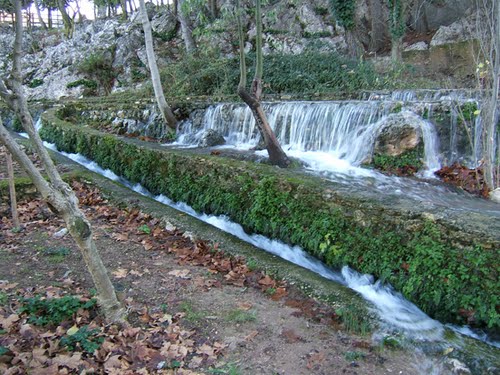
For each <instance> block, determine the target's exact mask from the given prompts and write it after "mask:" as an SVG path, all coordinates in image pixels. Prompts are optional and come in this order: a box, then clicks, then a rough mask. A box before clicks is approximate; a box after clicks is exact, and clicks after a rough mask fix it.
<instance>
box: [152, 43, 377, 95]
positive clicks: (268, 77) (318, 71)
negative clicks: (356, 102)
mask: <svg viewBox="0 0 500 375" xmlns="http://www.w3.org/2000/svg"><path fill="white" fill-rule="evenodd" d="M310 36H311V37H315V38H316V37H322V36H326V34H324V33H320V34H314V35H310ZM247 66H248V67H249V72H248V76H249V77H253V74H254V66H255V55H254V54H252V53H250V54H248V56H247ZM161 78H162V81H163V82H169V84H168V85H166V87H165V90H166V94H167V96H171V97H172V96H190V95H194V96H197V95H201V96H204V95H208V96H217V95H235V93H236V88H237V86H238V82H239V60H238V59H235V58H229V59H228V58H220V57H218V56H217V55H215V54H213V53H207V54H206V55H203V56H202V57H201V58H200V57H193V56H187V57H185V58H184V59H183V60H181V61H179V62H177V63H174V64H171V65H169V66H168V67H167V68H165V69H163V70H162V71H161ZM378 78H379V77H378V75H377V74H376V72H375V71H374V69H373V67H372V66H371V64H369V63H366V62H358V61H353V60H349V59H346V58H344V57H341V56H340V55H338V54H336V53H318V52H316V51H308V52H305V53H303V54H300V55H283V54H273V55H269V56H266V57H265V59H264V82H265V85H266V88H265V93H266V94H282V93H318V92H320V93H326V92H338V91H344V92H355V91H358V90H361V89H368V88H373V87H375V86H377V85H378V84H379V82H380V83H382V81H383V80H382V79H381V78H380V79H379V80H377V79H378Z"/></svg>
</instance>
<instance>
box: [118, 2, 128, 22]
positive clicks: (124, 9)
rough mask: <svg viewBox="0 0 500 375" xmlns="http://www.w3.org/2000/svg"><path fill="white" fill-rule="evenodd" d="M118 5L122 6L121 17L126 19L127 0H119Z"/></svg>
mask: <svg viewBox="0 0 500 375" xmlns="http://www.w3.org/2000/svg"><path fill="white" fill-rule="evenodd" d="M120 5H121V7H122V19H123V20H126V19H127V18H128V13H127V0H120Z"/></svg>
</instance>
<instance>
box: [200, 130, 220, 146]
mask: <svg viewBox="0 0 500 375" xmlns="http://www.w3.org/2000/svg"><path fill="white" fill-rule="evenodd" d="M224 143H226V140H225V139H224V137H223V136H222V135H221V134H220V133H219V132H217V131H216V130H213V129H208V130H207V131H205V132H204V133H203V134H202V135H201V138H200V141H199V143H198V147H213V146H220V145H223V144H224Z"/></svg>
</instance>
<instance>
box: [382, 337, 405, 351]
mask: <svg viewBox="0 0 500 375" xmlns="http://www.w3.org/2000/svg"><path fill="white" fill-rule="evenodd" d="M381 344H382V346H383V347H384V348H391V349H397V348H401V342H400V341H399V339H398V338H397V337H394V336H384V339H383V340H382V343H381Z"/></svg>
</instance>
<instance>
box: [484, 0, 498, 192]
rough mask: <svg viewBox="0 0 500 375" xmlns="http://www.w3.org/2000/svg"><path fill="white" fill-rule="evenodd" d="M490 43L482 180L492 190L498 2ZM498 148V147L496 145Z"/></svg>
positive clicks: (495, 117)
mask: <svg viewBox="0 0 500 375" xmlns="http://www.w3.org/2000/svg"><path fill="white" fill-rule="evenodd" d="M491 10H492V13H493V16H492V23H491V31H490V35H491V41H490V46H491V47H490V49H492V50H491V51H490V61H491V62H492V67H491V75H490V76H491V85H492V86H491V94H490V95H491V96H490V97H489V98H487V103H486V105H487V108H488V111H487V114H486V116H485V120H486V123H485V127H484V133H485V137H484V138H485V145H484V178H485V181H486V184H487V185H488V187H489V188H490V189H491V190H493V189H495V188H496V187H498V186H495V178H494V173H493V172H494V170H495V140H496V129H497V124H498V121H499V119H500V113H499V112H500V109H499V96H498V95H499V86H500V4H499V3H498V1H497V2H496V4H494V5H493V8H492V9H491ZM496 147H500V145H496Z"/></svg>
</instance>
